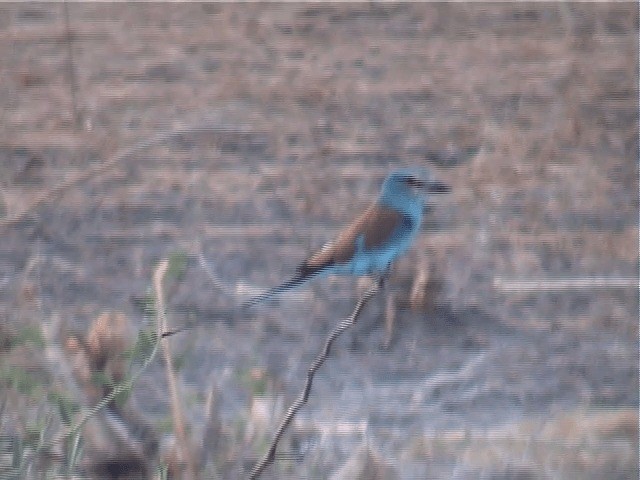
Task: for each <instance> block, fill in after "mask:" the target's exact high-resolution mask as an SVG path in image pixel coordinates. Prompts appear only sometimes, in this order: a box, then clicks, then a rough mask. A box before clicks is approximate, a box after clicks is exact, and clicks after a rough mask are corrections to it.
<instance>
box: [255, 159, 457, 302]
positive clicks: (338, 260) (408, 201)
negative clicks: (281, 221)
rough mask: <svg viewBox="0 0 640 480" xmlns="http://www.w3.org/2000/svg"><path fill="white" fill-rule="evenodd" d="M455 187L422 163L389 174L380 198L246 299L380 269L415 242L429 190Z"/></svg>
mask: <svg viewBox="0 0 640 480" xmlns="http://www.w3.org/2000/svg"><path fill="white" fill-rule="evenodd" d="M449 191H450V187H449V186H448V185H446V184H444V183H442V182H439V181H437V180H431V179H430V178H429V175H428V172H427V171H426V170H425V169H420V168H404V169H399V170H395V171H392V172H391V173H389V174H388V175H387V177H386V178H385V180H384V182H383V183H382V187H381V189H380V193H379V195H378V197H377V198H376V199H375V201H374V202H373V203H372V204H371V205H370V206H369V208H367V209H366V210H365V211H364V212H363V213H362V214H361V215H360V216H358V217H357V218H356V219H355V220H354V221H353V222H352V223H351V224H349V225H348V226H346V227H345V228H343V229H342V230H341V232H340V233H339V234H338V235H337V236H336V237H335V239H334V240H332V241H330V242H328V243H326V244H325V245H324V246H323V247H322V248H320V249H319V250H317V251H315V252H313V253H312V254H311V255H309V256H308V257H307V258H306V260H304V262H302V263H301V264H300V265H299V266H298V267H297V269H296V272H295V274H294V275H293V276H292V277H291V278H290V279H288V280H287V281H285V282H283V283H281V284H279V285H277V286H275V287H272V288H270V289H268V290H266V291H265V292H263V293H260V294H258V295H256V296H254V297H252V298H250V299H248V300H247V301H245V302H244V303H243V304H242V307H243V308H248V307H253V306H255V305H257V304H259V303H262V302H264V301H266V300H269V299H271V298H273V297H275V296H276V295H278V294H280V293H283V292H286V291H287V290H290V289H293V288H296V287H298V286H300V285H302V284H303V283H305V282H307V281H308V280H311V279H312V278H315V277H320V276H325V275H353V276H364V275H379V276H380V278H384V276H385V275H386V274H387V272H388V271H389V269H390V266H391V264H392V262H393V261H394V260H395V259H396V258H397V257H399V256H400V255H402V254H403V253H405V252H406V251H407V250H408V249H409V248H410V247H411V245H412V244H413V242H414V240H415V238H416V236H417V235H418V231H419V230H420V224H421V222H422V217H423V212H424V207H425V204H426V201H427V199H428V195H429V194H430V193H432V194H439V193H446V192H449Z"/></svg>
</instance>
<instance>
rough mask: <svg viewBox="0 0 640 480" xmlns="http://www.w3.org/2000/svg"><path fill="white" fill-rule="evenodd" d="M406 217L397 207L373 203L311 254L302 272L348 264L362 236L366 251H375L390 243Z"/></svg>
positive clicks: (302, 266) (306, 272)
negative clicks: (332, 239)
mask: <svg viewBox="0 0 640 480" xmlns="http://www.w3.org/2000/svg"><path fill="white" fill-rule="evenodd" d="M406 221H407V217H406V216H404V215H402V214H401V213H400V212H398V211H397V210H394V209H391V208H388V207H384V206H381V205H377V204H374V205H372V206H371V207H369V208H368V209H367V210H365V211H364V213H363V214H362V215H360V216H359V217H358V218H356V220H355V221H354V222H353V223H351V225H349V226H348V227H346V228H345V229H344V230H342V232H340V234H339V235H338V236H337V237H336V239H335V240H334V241H332V242H329V243H327V244H326V245H325V246H324V247H322V248H321V249H320V250H318V251H317V252H315V253H314V254H312V255H311V256H310V257H309V258H308V259H307V260H306V261H305V262H304V263H303V264H302V265H300V267H299V269H298V270H299V272H300V273H302V274H303V275H312V274H314V273H317V272H319V271H321V270H322V269H324V268H326V267H329V266H331V265H334V264H340V263H346V262H348V261H349V260H351V258H352V257H353V255H354V253H355V252H356V245H357V242H358V241H359V239H360V238H362V240H363V246H364V248H366V249H367V250H375V249H376V248H379V247H381V246H383V245H384V244H385V243H386V242H388V241H389V240H390V239H391V237H393V235H394V234H395V232H396V231H397V229H398V227H400V226H402V225H403V224H404V223H406Z"/></svg>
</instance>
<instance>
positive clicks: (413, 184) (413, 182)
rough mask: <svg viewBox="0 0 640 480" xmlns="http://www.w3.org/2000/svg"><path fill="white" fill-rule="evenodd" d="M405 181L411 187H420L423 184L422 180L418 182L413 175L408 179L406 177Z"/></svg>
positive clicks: (408, 176)
mask: <svg viewBox="0 0 640 480" xmlns="http://www.w3.org/2000/svg"><path fill="white" fill-rule="evenodd" d="M403 181H404V182H405V183H406V184H407V185H409V186H410V187H418V186H420V185H421V184H422V182H420V180H418V179H417V178H416V177H413V176H411V175H407V176H406V177H404V178H403Z"/></svg>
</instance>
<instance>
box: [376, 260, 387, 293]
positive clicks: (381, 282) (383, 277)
mask: <svg viewBox="0 0 640 480" xmlns="http://www.w3.org/2000/svg"><path fill="white" fill-rule="evenodd" d="M390 271H391V264H390V263H388V264H387V266H386V267H385V268H384V270H382V271H381V272H380V273H379V274H378V275H377V277H376V283H377V284H378V288H380V289H384V287H385V286H386V284H387V279H388V278H389V272H390Z"/></svg>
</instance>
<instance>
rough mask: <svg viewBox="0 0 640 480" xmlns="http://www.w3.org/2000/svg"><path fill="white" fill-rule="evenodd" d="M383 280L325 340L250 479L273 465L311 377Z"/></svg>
mask: <svg viewBox="0 0 640 480" xmlns="http://www.w3.org/2000/svg"><path fill="white" fill-rule="evenodd" d="M383 280H384V278H383V277H380V278H379V279H378V281H377V282H376V283H375V285H373V286H372V287H371V288H370V289H369V290H367V291H366V292H365V294H364V295H363V296H362V297H361V298H360V300H359V301H358V303H357V304H356V307H355V309H354V310H353V312H352V313H351V315H349V317H348V318H347V319H346V320H343V321H342V322H340V323H339V324H338V325H337V326H336V327H335V328H334V329H333V330H332V331H331V333H330V334H329V336H328V337H327V340H326V341H325V343H324V347H323V349H322V352H320V354H319V355H318V356H317V357H316V359H315V360H314V361H313V363H312V364H311V367H309V370H308V371H307V381H306V383H305V385H304V390H303V391H302V393H301V394H300V396H299V397H298V398H297V399H296V401H295V402H293V404H292V405H291V406H290V407H289V410H287V414H286V415H285V417H284V419H283V420H282V422H281V423H280V426H279V427H278V430H277V431H276V434H275V437H274V438H273V441H272V442H271V446H270V447H269V450H268V451H267V453H266V454H265V456H264V457H263V458H262V460H260V462H258V463H257V464H256V466H255V467H253V470H252V471H251V474H250V475H249V478H250V479H252V480H254V479H256V478H258V477H259V476H260V475H261V474H262V472H264V470H265V469H266V468H267V467H268V466H269V465H270V464H272V463H273V461H274V459H275V456H276V449H277V448H278V442H279V441H280V438H281V437H282V435H283V434H284V431H285V430H286V428H287V427H288V426H289V424H290V423H291V421H292V420H293V417H294V416H295V415H296V413H298V410H300V409H301V408H302V406H303V405H304V404H305V403H307V400H308V398H309V393H310V392H311V384H312V383H313V377H314V375H315V374H316V371H317V370H318V369H319V368H320V367H321V366H322V364H323V363H324V361H325V360H326V359H327V357H328V356H329V351H330V350H331V345H332V344H333V342H334V341H335V339H336V338H338V337H339V336H340V335H341V334H342V333H343V332H344V331H345V330H347V329H348V328H350V327H352V326H353V325H355V323H356V321H357V320H358V316H359V315H360V312H361V311H362V309H363V308H364V306H365V305H366V303H367V302H368V301H369V300H370V299H371V297H373V296H374V295H375V294H376V293H377V292H378V291H379V290H380V288H381V286H382V283H383Z"/></svg>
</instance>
